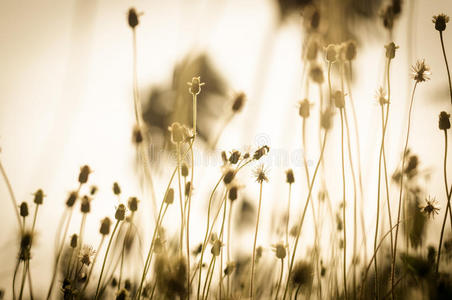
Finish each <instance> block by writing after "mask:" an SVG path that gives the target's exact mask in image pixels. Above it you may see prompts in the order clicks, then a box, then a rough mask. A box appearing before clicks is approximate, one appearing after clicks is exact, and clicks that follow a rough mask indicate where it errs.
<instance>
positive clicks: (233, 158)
mask: <svg viewBox="0 0 452 300" xmlns="http://www.w3.org/2000/svg"><path fill="white" fill-rule="evenodd" d="M240 156H241V154H240V151H238V150H233V151H232V153H231V155H230V156H229V162H230V163H231V164H233V165H235V164H236V163H238V162H239V159H240Z"/></svg>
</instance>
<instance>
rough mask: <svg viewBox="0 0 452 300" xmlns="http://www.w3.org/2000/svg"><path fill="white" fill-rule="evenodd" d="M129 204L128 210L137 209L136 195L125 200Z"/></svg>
mask: <svg viewBox="0 0 452 300" xmlns="http://www.w3.org/2000/svg"><path fill="white" fill-rule="evenodd" d="M127 204H128V206H129V210H130V211H137V210H138V199H137V197H130V198H129V201H128V202H127Z"/></svg>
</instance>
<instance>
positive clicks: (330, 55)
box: [325, 44, 337, 63]
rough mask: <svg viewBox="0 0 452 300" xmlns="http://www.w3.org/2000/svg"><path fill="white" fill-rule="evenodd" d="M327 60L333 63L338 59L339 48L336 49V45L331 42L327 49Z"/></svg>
mask: <svg viewBox="0 0 452 300" xmlns="http://www.w3.org/2000/svg"><path fill="white" fill-rule="evenodd" d="M325 52H326V60H327V61H328V62H330V63H333V62H335V61H336V59H337V49H336V45H333V44H329V45H328V46H327V47H326V49H325Z"/></svg>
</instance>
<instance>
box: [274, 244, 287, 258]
mask: <svg viewBox="0 0 452 300" xmlns="http://www.w3.org/2000/svg"><path fill="white" fill-rule="evenodd" d="M273 251H275V254H276V257H277V258H279V259H284V258H285V257H286V247H285V246H284V244H283V243H278V244H276V245H273Z"/></svg>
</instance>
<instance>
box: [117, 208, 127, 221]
mask: <svg viewBox="0 0 452 300" xmlns="http://www.w3.org/2000/svg"><path fill="white" fill-rule="evenodd" d="M125 218H126V207H125V206H124V204H119V206H118V208H117V209H116V213H115V219H116V220H118V221H124V219H125Z"/></svg>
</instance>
